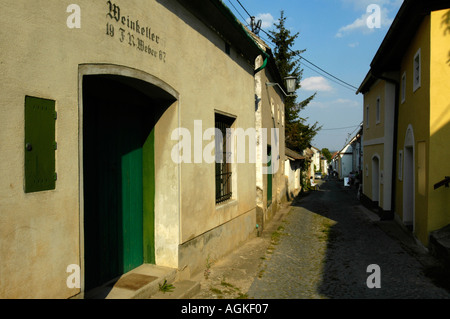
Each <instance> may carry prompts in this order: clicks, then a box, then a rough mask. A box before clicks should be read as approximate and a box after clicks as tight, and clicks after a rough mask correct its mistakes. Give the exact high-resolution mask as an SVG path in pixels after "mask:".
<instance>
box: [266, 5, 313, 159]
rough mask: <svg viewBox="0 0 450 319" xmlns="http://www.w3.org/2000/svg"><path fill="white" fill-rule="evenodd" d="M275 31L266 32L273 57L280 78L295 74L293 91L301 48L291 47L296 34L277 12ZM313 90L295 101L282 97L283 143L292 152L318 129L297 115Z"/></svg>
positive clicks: (302, 146) (299, 75) (305, 144)
mask: <svg viewBox="0 0 450 319" xmlns="http://www.w3.org/2000/svg"><path fill="white" fill-rule="evenodd" d="M274 26H275V30H274V31H269V32H270V34H271V37H272V41H273V43H274V44H275V48H274V58H275V62H276V65H277V67H278V70H279V71H280V75H281V77H282V78H285V77H287V76H295V77H296V78H297V88H296V89H297V90H298V89H299V88H300V87H301V84H300V83H301V80H302V76H303V69H301V68H300V60H299V58H298V57H299V55H300V54H301V53H303V52H305V50H292V49H291V48H292V47H293V46H294V43H295V40H296V39H297V38H298V36H299V33H296V34H294V35H291V31H290V30H289V29H287V28H286V17H285V16H284V11H281V17H280V19H279V22H278V23H275V24H274ZM315 96H316V93H314V94H313V95H311V96H310V97H308V98H306V99H305V100H303V101H301V102H299V103H297V100H296V97H291V96H289V97H286V99H285V122H286V130H285V132H286V146H287V147H288V148H290V149H292V150H294V151H296V152H300V153H301V152H302V151H303V150H304V149H306V148H308V147H309V146H310V145H311V141H312V140H313V138H314V137H315V136H316V134H317V132H318V131H319V130H320V128H321V127H319V124H318V123H317V122H316V123H314V124H313V125H308V124H306V121H307V119H305V118H301V117H300V112H301V111H302V110H303V109H304V108H305V107H306V106H307V105H308V104H309V103H310V102H311V101H312V100H313V99H314V97H315Z"/></svg>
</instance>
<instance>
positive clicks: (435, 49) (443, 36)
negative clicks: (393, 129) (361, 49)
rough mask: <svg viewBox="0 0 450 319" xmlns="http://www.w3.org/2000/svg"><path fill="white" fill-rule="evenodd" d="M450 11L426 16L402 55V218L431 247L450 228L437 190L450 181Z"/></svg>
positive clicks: (444, 193) (444, 194) (444, 196)
mask: <svg viewBox="0 0 450 319" xmlns="http://www.w3.org/2000/svg"><path fill="white" fill-rule="evenodd" d="M449 15H450V10H448V9H444V10H438V11H432V12H431V13H430V15H428V16H426V17H425V18H424V20H423V22H422V23H421V25H420V27H419V29H418V30H417V32H416V34H415V36H414V37H413V39H412V41H411V44H410V45H409V47H408V49H407V50H406V52H405V53H404V55H403V58H402V62H401V69H400V74H401V80H400V81H401V83H400V97H399V98H400V101H399V120H398V147H397V156H398V161H397V170H398V183H397V187H396V193H397V201H396V206H397V212H398V214H399V216H400V217H401V220H402V221H403V222H404V223H405V224H406V225H408V226H410V228H411V229H413V231H414V233H415V234H416V235H417V236H418V238H419V239H420V240H421V242H423V243H425V244H428V236H429V233H430V232H431V231H434V230H437V229H439V228H442V227H444V226H445V225H447V224H449V223H450V216H449V214H448V205H450V198H449V197H448V195H449V194H448V190H447V189H445V188H439V189H436V190H435V189H434V185H435V184H436V183H438V182H439V181H441V180H443V179H444V178H445V176H448V175H449V173H448V172H449V171H450V164H449V163H448V161H446V160H445V158H447V156H448V155H449V152H450V145H449V143H448V140H449V138H450V103H449V99H450V84H449V81H448V79H450V64H449V61H448V54H449V52H450V44H449V43H450V42H449V41H450V32H449V31H448V24H447V23H448V22H447V21H448V20H447V18H448V16H449Z"/></svg>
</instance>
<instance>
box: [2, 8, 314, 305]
mask: <svg viewBox="0 0 450 319" xmlns="http://www.w3.org/2000/svg"><path fill="white" fill-rule="evenodd" d="M44 2H45V1H35V2H32V3H30V2H28V1H26V0H20V1H6V2H4V3H3V4H2V5H1V7H2V9H1V10H0V21H1V22H0V24H1V29H2V42H3V43H14V44H15V45H10V46H5V47H4V48H2V52H1V66H0V68H1V74H2V75H1V76H2V80H3V81H1V84H0V92H1V95H2V101H1V102H0V114H1V116H0V138H1V140H2V143H1V144H0V153H1V154H2V161H1V163H0V172H1V175H2V178H1V180H0V210H1V217H0V218H1V223H0V234H1V235H0V236H1V238H0V260H1V262H0V274H1V275H0V297H1V298H84V297H89V296H101V297H114V296H116V297H117V296H119V297H124V298H128V297H130V298H131V297H136V296H139V297H143V298H145V297H146V296H148V295H149V294H150V292H146V291H145V290H143V288H145V287H147V286H148V285H150V284H153V285H156V286H157V284H158V283H161V282H162V281H163V280H164V279H165V278H169V279H170V278H171V280H172V279H173V280H175V279H177V278H187V279H189V278H190V277H191V275H194V274H196V273H199V272H201V271H203V269H204V268H205V264H206V262H207V260H208V258H210V257H211V258H214V259H218V258H220V257H221V256H224V255H226V254H228V253H229V252H231V251H233V250H234V249H235V248H236V247H239V245H240V244H241V243H242V242H244V241H246V240H247V239H248V238H251V237H255V236H257V234H258V233H259V232H261V231H263V229H264V227H265V224H266V223H267V221H269V220H270V219H271V218H272V217H273V215H274V214H275V213H276V211H277V210H279V207H280V205H281V204H282V203H283V202H285V201H286V200H288V199H290V198H292V197H293V196H295V195H296V194H297V193H298V191H299V189H300V187H301V186H300V183H299V181H298V180H299V178H300V174H299V170H300V165H299V163H300V162H301V161H305V160H308V156H303V155H301V154H297V153H295V152H289V151H287V150H286V149H285V143H284V126H285V122H284V118H285V117H284V98H285V92H286V91H289V90H288V86H287V84H286V83H285V81H284V79H282V78H281V77H280V74H279V72H278V70H277V68H276V66H275V62H274V58H273V55H272V53H271V50H270V48H269V47H268V46H267V45H266V44H265V43H264V42H263V41H261V40H260V39H259V38H258V37H256V36H255V34H253V33H252V32H251V31H250V30H248V29H247V28H245V27H244V26H243V25H242V24H241V23H240V22H239V21H238V20H237V19H236V17H235V16H234V15H233V14H232V13H231V11H230V10H229V9H228V7H226V6H225V5H224V3H223V2H222V1H219V0H209V1H197V0H195V1H181V0H179V1H177V0H171V1H156V0H136V1H124V0H115V1H95V2H93V1H87V0H80V1H78V2H77V5H70V6H67V5H63V3H61V2H52V3H48V2H45V3H44ZM80 17H82V19H80ZM24 21H26V22H27V23H24ZM17 25H21V27H20V28H17V27H16V26H17ZM209 128H211V129H212V130H213V133H212V134H210V135H209V136H208V135H207V133H206V131H207V129H209ZM202 129H204V131H203V130H202ZM230 129H236V130H238V129H242V130H244V132H247V133H248V132H250V133H251V132H254V133H255V134H254V135H253V136H252V138H253V141H254V143H253V144H252V143H250V142H248V144H247V147H246V148H245V149H244V153H243V154H244V155H245V159H246V160H244V161H243V162H239V161H236V158H234V157H235V156H237V155H236V152H234V149H233V150H232V151H231V152H229V151H228V149H227V148H226V147H227V146H228V142H229V136H228V135H227V132H228V130H230ZM249 129H250V131H248V130H249ZM186 132H187V133H186ZM209 132H211V131H209ZM218 132H220V133H218ZM265 132H267V134H266V135H265V134H264V133H265ZM250 133H248V134H250ZM219 135H220V138H219ZM214 136H215V137H216V139H215V140H216V142H217V141H222V143H215V142H212V138H213V137H214ZM264 136H268V138H267V140H266V141H265V140H264V139H263V137H264ZM273 136H275V137H273ZM198 137H200V142H198ZM208 138H209V139H208ZM198 147H200V153H199V152H197V150H198ZM203 147H204V148H205V149H207V147H210V148H209V150H210V151H211V150H212V149H214V147H215V148H216V152H215V156H212V158H213V160H212V161H211V156H210V155H211V154H208V152H207V151H206V150H204V149H203ZM217 150H223V152H219V151H217ZM287 153H288V155H287V156H286V155H285V154H287ZM199 154H200V156H199ZM203 155H204V156H203ZM238 155H242V154H238ZM230 156H231V157H233V158H234V160H229V159H230ZM253 156H254V157H253ZM217 157H218V158H219V160H217ZM251 158H254V159H255V160H254V161H252V160H250V159H251ZM214 159H216V161H214ZM119 279H120V280H119ZM118 280H119V281H118ZM99 287H104V288H105V289H102V290H97V288H99ZM113 288H117V289H113ZM93 291H95V292H96V293H93V294H90V293H91V292H93ZM97 292H98V294H97ZM114 293H117V295H114Z"/></svg>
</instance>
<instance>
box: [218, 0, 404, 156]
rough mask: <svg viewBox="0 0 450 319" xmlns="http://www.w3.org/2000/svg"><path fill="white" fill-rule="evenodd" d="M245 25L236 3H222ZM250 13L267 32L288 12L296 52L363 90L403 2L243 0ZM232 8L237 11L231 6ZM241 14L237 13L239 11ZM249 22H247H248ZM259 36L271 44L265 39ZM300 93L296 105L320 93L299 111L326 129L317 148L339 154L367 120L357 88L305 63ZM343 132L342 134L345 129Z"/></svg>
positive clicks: (317, 143)
mask: <svg viewBox="0 0 450 319" xmlns="http://www.w3.org/2000/svg"><path fill="white" fill-rule="evenodd" d="M223 2H224V3H225V4H226V5H227V6H228V7H230V9H231V10H232V11H233V12H234V14H235V15H236V16H237V17H238V18H239V19H240V20H242V19H243V18H245V19H248V15H247V13H246V12H245V11H244V9H242V7H241V6H240V5H239V3H238V1H237V0H223ZM240 2H241V3H242V5H243V6H244V7H245V8H246V9H247V11H248V13H250V14H251V15H253V16H255V17H256V18H257V19H261V20H262V21H263V29H264V30H265V31H269V30H272V29H274V27H273V23H274V22H276V20H277V19H278V18H279V17H280V12H281V10H284V12H285V16H286V17H287V20H286V26H287V28H289V29H290V30H291V32H292V34H295V33H297V32H299V33H300V34H299V37H298V38H297V40H296V43H295V46H294V47H293V49H295V50H302V49H306V52H304V53H303V54H302V56H303V57H304V58H306V59H307V60H309V61H310V62H312V63H314V64H315V65H317V66H319V67H320V68H322V69H324V70H325V71H327V72H329V73H330V74H332V75H334V76H336V77H338V78H340V79H342V80H343V81H345V82H347V83H349V84H351V85H353V86H356V87H359V85H360V84H361V82H362V81H363V80H364V77H365V76H366V74H367V72H368V71H369V67H370V62H371V61H372V59H373V57H374V55H375V53H376V51H377V49H378V47H379V46H380V44H381V42H382V41H383V38H384V36H385V35H386V32H387V30H388V29H389V26H390V24H391V23H392V21H393V19H394V18H395V15H396V14H397V12H398V9H399V8H400V6H401V4H402V2H403V0H278V1H273V0H271V1H269V0H240ZM371 4H376V5H378V6H379V8H380V16H381V19H380V23H381V25H380V28H369V27H368V26H367V23H366V21H367V17H368V16H369V15H371V14H372V13H373V11H370V12H367V8H368V6H369V5H371ZM233 5H234V7H233ZM236 10H237V11H236ZM247 22H248V21H247ZM260 36H261V37H262V38H263V39H265V40H266V42H268V44H269V45H270V46H272V44H271V43H270V42H269V41H268V37H267V35H265V34H264V33H262V32H261V33H260ZM301 67H302V68H303V69H304V71H303V79H302V88H301V89H300V90H298V92H297V94H298V100H299V101H300V100H302V99H305V98H306V97H309V96H310V95H311V94H313V93H314V92H317V96H316V98H315V99H314V100H313V101H312V102H311V103H310V104H309V105H308V106H307V107H306V109H305V110H304V111H303V112H301V114H300V116H301V117H302V118H307V119H308V120H307V122H308V123H310V124H311V123H314V122H316V121H317V122H319V124H320V125H322V126H323V130H322V131H321V132H319V133H318V135H317V136H316V138H315V139H314V141H313V145H314V146H315V147H317V148H320V149H322V148H324V147H326V148H328V149H330V150H331V151H337V150H340V149H341V148H342V147H343V146H344V145H345V144H346V141H347V139H348V138H349V137H352V136H350V135H349V134H352V135H354V134H355V133H356V131H355V129H357V126H358V125H359V124H360V123H361V122H362V119H363V106H362V102H363V97H362V95H361V94H359V95H356V94H355V93H356V90H355V89H348V88H346V87H343V86H341V85H339V84H337V83H335V82H333V81H335V79H333V78H332V77H330V76H329V75H326V74H323V73H322V72H320V71H319V73H317V72H316V71H314V70H316V69H315V68H314V67H313V66H311V65H310V64H308V63H304V64H302V66H301ZM344 127H345V129H341V128H344Z"/></svg>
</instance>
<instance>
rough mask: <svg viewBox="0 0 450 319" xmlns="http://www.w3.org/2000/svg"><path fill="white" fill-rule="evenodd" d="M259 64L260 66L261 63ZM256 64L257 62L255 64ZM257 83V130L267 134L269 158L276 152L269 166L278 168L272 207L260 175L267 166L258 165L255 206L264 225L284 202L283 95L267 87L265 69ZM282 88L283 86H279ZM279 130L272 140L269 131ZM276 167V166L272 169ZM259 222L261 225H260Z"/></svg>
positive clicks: (268, 79) (263, 149)
mask: <svg viewBox="0 0 450 319" xmlns="http://www.w3.org/2000/svg"><path fill="white" fill-rule="evenodd" d="M260 62H262V61H261V60H260ZM257 63H258V62H257ZM256 81H257V82H258V81H259V82H260V86H257V87H258V88H259V90H258V91H257V94H258V96H259V97H260V100H259V103H258V109H257V110H256V119H257V121H259V123H258V124H257V125H258V127H260V128H262V129H266V130H267V145H269V146H271V148H272V155H273V156H274V155H275V152H276V151H275V149H278V155H279V158H278V159H277V161H278V164H275V163H274V161H275V160H276V159H275V158H273V159H272V163H273V164H274V165H277V166H278V167H277V171H276V172H275V173H273V174H272V203H271V204H270V203H268V198H267V175H266V174H264V173H263V171H264V169H263V167H266V164H262V163H261V162H258V163H257V169H256V172H257V181H258V186H259V188H261V189H260V190H259V197H258V200H257V203H258V206H259V207H260V209H261V210H262V214H263V220H262V222H263V224H264V223H265V222H267V221H269V220H270V219H271V218H272V217H273V215H274V214H275V213H276V212H277V211H278V209H279V206H280V204H281V202H283V201H285V200H286V180H285V165H284V161H285V124H286V123H285V114H284V113H285V110H284V108H285V107H284V93H283V92H282V91H281V90H280V89H279V88H278V86H273V85H267V83H276V81H275V80H274V79H273V78H272V76H271V74H270V69H269V68H268V67H267V68H265V69H264V70H262V71H261V72H259V73H258V74H257V75H256ZM279 84H280V85H282V83H279ZM272 129H278V134H279V135H278V136H277V138H275V140H272V136H271V134H272V133H271V130H272ZM258 147H260V149H259V152H260V154H262V153H264V152H267V148H266V146H265V145H263V143H260V145H258ZM274 167H275V166H274ZM260 222H261V221H260Z"/></svg>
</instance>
